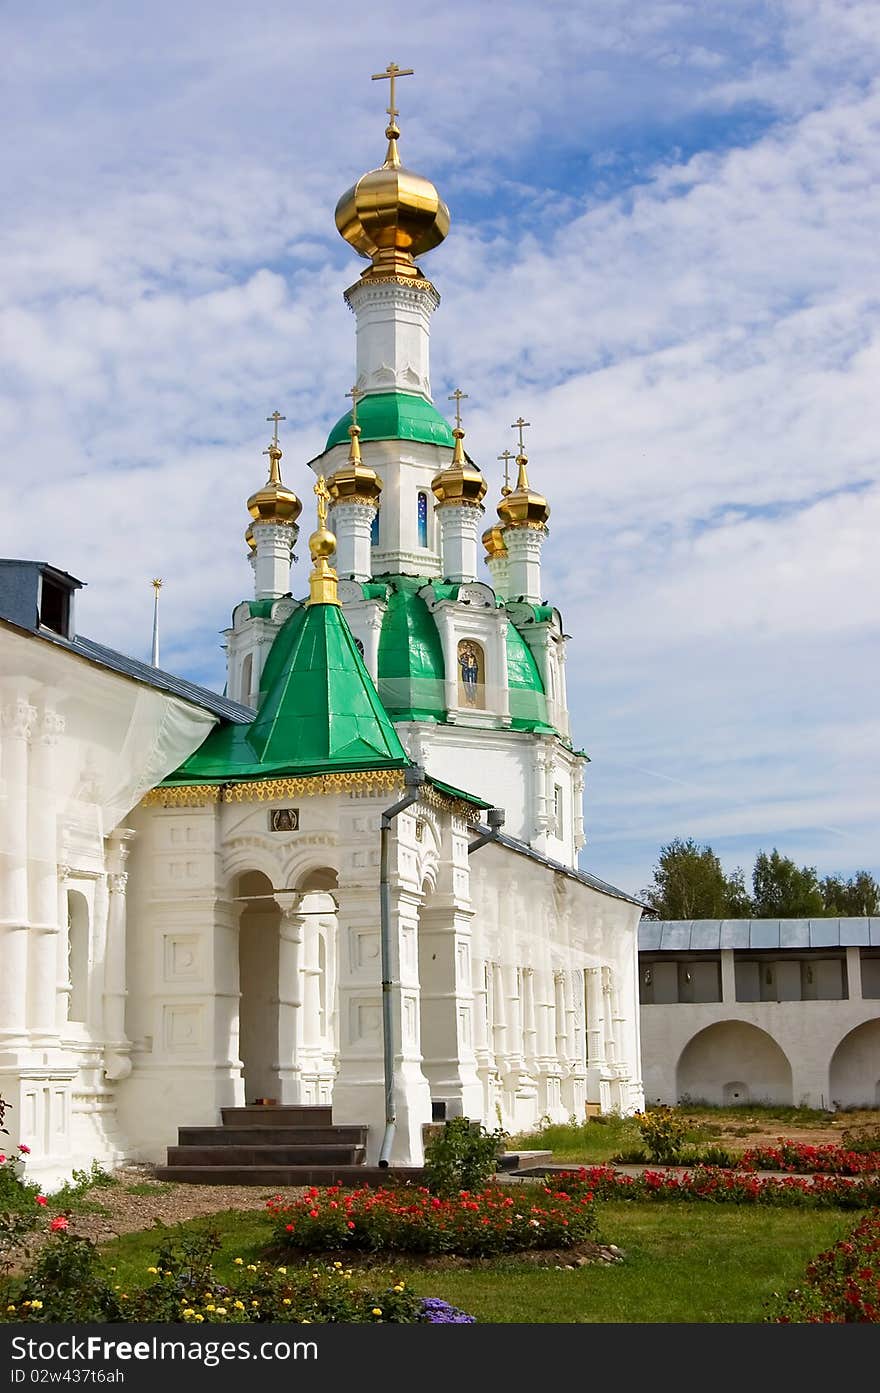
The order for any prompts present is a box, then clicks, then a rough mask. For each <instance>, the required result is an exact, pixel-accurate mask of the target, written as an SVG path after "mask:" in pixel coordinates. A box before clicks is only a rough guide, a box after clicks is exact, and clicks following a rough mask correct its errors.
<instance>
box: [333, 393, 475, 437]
mask: <svg viewBox="0 0 880 1393" xmlns="http://www.w3.org/2000/svg"><path fill="white" fill-rule="evenodd" d="M357 414H358V425H359V426H360V428H361V442H362V443H363V441H365V440H420V441H423V442H424V443H425V444H426V445H446V446H448V447H449V449H450V450H451V449H452V448H453V446H454V445H455V441H454V439H453V437H452V427H451V426H450V424H449V422H448V421H447V420H446V418H445V417H443V416H441V415H440V412H439V411H438V410H437V408H436V406H434V404H433V403H432V402H429V401H426V400H425V398H424V397H417V396H413V395H412V393H410V392H373V393H371V394H370V395H369V396H366V397H361V399H360V401H359V402H358V413H357ZM350 425H351V412H350V411H347V412H346V414H345V415H344V416H340V418H339V420H338V421H337V422H336V425H335V426H334V427H333V429H332V430H331V432H330V434H329V435H328V437H327V444H326V445H325V446H324V449H325V450H332V449H333V446H334V445H343V444H347V443H348V439H349V436H348V428H349V426H350Z"/></svg>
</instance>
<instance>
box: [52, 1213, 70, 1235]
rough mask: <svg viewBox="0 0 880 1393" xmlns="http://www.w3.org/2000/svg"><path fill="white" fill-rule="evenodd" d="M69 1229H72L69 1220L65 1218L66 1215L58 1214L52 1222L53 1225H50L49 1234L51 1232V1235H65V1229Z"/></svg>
mask: <svg viewBox="0 0 880 1393" xmlns="http://www.w3.org/2000/svg"><path fill="white" fill-rule="evenodd" d="M69 1227H70V1224H69V1223H68V1221H67V1219H66V1218H65V1217H64V1215H63V1214H57V1215H56V1216H55V1218H54V1219H53V1220H52V1222H51V1224H50V1225H49V1232H50V1233H64V1231H65V1229H68V1228H69Z"/></svg>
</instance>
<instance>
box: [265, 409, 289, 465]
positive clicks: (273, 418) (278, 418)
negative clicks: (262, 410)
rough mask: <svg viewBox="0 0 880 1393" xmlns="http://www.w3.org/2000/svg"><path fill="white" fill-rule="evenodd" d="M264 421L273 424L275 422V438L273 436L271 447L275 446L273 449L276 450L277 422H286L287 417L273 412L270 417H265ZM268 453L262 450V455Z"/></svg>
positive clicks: (278, 412)
mask: <svg viewBox="0 0 880 1393" xmlns="http://www.w3.org/2000/svg"><path fill="white" fill-rule="evenodd" d="M266 420H267V421H274V422H275V436H274V438H273V440H272V444H273V445H274V446H275V448H276V449H277V448H278V422H279V421H286V420H287V417H286V416H282V415H281V412H280V411H273V412H272V415H271V416H267V417H266ZM268 453H269V451H268V450H264V451H263V454H264V455H268Z"/></svg>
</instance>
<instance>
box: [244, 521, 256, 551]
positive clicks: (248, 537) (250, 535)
mask: <svg viewBox="0 0 880 1393" xmlns="http://www.w3.org/2000/svg"><path fill="white" fill-rule="evenodd" d="M244 539H245V541H246V542H247V544H248V547H249V548H250V550H251V551H256V549H257V544H256V542H255V541H254V524H253V523H252V522H249V523H248V525H247V531H246V532H245V534H244Z"/></svg>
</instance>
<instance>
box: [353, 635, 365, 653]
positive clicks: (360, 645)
mask: <svg viewBox="0 0 880 1393" xmlns="http://www.w3.org/2000/svg"><path fill="white" fill-rule="evenodd" d="M354 646H355V648H356V649H357V651H358V652H359V653H360V655H361V657H363V656H364V641H363V639H362V638H357V637H355V641H354Z"/></svg>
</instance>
